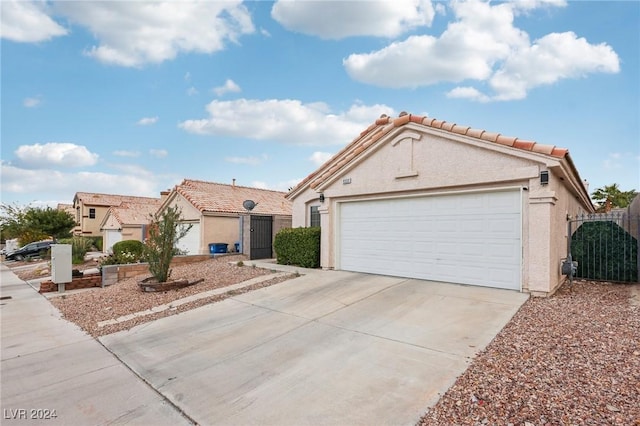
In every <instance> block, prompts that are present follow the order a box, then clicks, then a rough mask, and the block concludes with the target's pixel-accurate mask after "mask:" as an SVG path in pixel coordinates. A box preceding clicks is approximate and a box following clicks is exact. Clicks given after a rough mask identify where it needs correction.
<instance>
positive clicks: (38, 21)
mask: <svg viewBox="0 0 640 426" xmlns="http://www.w3.org/2000/svg"><path fill="white" fill-rule="evenodd" d="M49 13H50V11H49V10H48V9H47V4H46V3H45V2H42V1H18V0H2V1H1V2H0V34H1V36H2V38H5V39H7V40H11V41H16V42H22V43H37V42H41V41H47V40H51V39H52V38H54V37H58V36H63V35H66V34H67V33H68V31H67V30H66V29H65V28H63V27H62V26H60V25H59V24H58V23H57V22H56V21H54V20H53V19H52V18H51V17H50V16H49Z"/></svg>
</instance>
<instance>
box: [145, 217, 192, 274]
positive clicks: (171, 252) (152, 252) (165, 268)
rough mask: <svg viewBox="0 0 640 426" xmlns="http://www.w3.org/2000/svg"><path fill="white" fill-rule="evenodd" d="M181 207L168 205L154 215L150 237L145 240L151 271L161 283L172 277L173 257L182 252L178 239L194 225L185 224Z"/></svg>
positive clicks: (146, 254)
mask: <svg viewBox="0 0 640 426" xmlns="http://www.w3.org/2000/svg"><path fill="white" fill-rule="evenodd" d="M181 222H182V213H181V210H180V208H179V207H177V206H175V207H167V208H166V209H165V210H163V211H162V212H161V213H160V212H158V213H156V214H155V215H154V217H153V221H152V222H151V224H150V226H149V238H147V241H145V245H144V253H145V257H146V260H147V262H149V272H151V275H153V278H155V279H156V281H158V282H160V283H164V282H167V280H169V277H171V259H173V256H175V255H177V254H179V253H181V251H180V250H179V249H177V244H178V241H180V239H181V238H183V237H184V236H185V235H187V233H189V230H190V229H191V226H192V225H186V226H184V225H183V224H182V223H181Z"/></svg>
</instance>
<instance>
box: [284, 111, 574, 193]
mask: <svg viewBox="0 0 640 426" xmlns="http://www.w3.org/2000/svg"><path fill="white" fill-rule="evenodd" d="M408 123H414V124H417V125H422V126H425V127H430V128H432V129H438V130H443V131H445V132H449V133H453V134H455V135H463V136H467V137H471V138H475V139H478V140H480V141H485V142H490V143H495V144H499V145H503V146H508V147H511V148H515V149H518V150H523V151H530V152H534V153H537V154H543V155H548V156H551V157H555V158H559V159H562V158H564V157H565V156H567V154H568V152H569V151H568V150H567V149H566V148H559V147H556V146H553V145H543V144H539V143H537V142H533V141H528V140H522V139H519V138H516V137H513V136H505V135H502V134H500V133H493V132H488V131H486V130H482V129H474V128H471V127H468V126H461V125H458V124H456V123H450V122H447V121H442V120H437V119H435V118H430V117H425V116H417V115H411V114H408V113H406V112H402V113H400V116H399V117H395V118H393V117H389V116H387V115H384V114H383V115H382V116H381V117H380V118H378V119H377V120H376V121H375V122H374V123H373V124H371V125H370V126H369V127H368V128H366V129H365V130H364V131H362V132H361V133H360V135H358V136H357V137H356V138H355V139H354V140H353V141H352V142H351V143H349V144H348V145H347V146H346V147H345V148H343V149H342V150H341V151H340V152H338V153H337V154H336V155H334V156H333V157H332V158H331V159H330V160H329V161H327V162H326V163H325V164H323V165H322V166H320V168H319V169H317V170H316V171H315V172H313V173H311V174H310V175H309V176H307V177H306V178H305V179H303V180H302V182H300V183H299V184H298V185H297V186H296V187H295V188H294V189H293V190H292V191H291V193H294V192H296V190H297V189H299V188H301V187H303V186H306V185H309V186H310V187H311V188H316V187H317V186H318V185H320V184H321V183H322V182H324V181H325V180H326V179H327V178H329V177H330V176H331V175H333V174H334V173H335V172H336V171H338V170H339V169H341V168H342V167H343V166H345V165H346V164H347V163H349V162H350V161H351V160H353V159H354V158H355V157H357V156H358V155H360V154H361V153H362V152H363V151H365V150H366V149H367V148H368V147H369V146H371V145H372V144H373V143H374V142H376V141H377V140H379V139H380V138H382V137H383V136H385V135H386V134H388V133H389V132H391V131H392V130H394V129H396V128H399V127H402V126H404V125H406V124H408Z"/></svg>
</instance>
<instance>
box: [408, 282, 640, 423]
mask: <svg viewBox="0 0 640 426" xmlns="http://www.w3.org/2000/svg"><path fill="white" fill-rule="evenodd" d="M637 286H638V284H634V285H629V284H626V285H625V284H611V283H598V282H587V281H578V282H575V283H574V285H573V288H572V289H570V288H569V286H568V285H566V286H564V287H563V288H561V289H560V290H559V291H558V293H556V295H554V296H553V297H550V298H532V299H530V300H528V301H527V302H526V303H525V304H524V305H523V306H522V308H521V309H520V310H519V312H518V313H517V314H516V315H515V316H514V318H513V319H512V320H511V322H509V324H508V325H507V326H506V327H505V328H504V329H503V330H502V331H501V332H500V333H499V334H498V335H497V337H496V338H495V339H494V340H493V342H492V343H491V344H490V345H489V346H488V347H487V348H486V349H485V350H484V351H482V352H481V353H480V354H479V355H478V356H477V358H476V359H475V360H474V362H473V363H472V364H471V366H470V367H469V368H468V369H467V371H466V372H465V373H464V374H462V375H461V376H460V377H459V378H458V379H457V381H456V382H455V384H454V385H453V386H452V387H451V388H450V389H449V390H448V391H447V392H446V393H445V394H444V395H443V396H442V397H441V398H440V400H439V401H438V403H437V404H436V405H435V407H433V408H432V409H429V410H428V411H427V413H426V414H425V415H424V416H423V417H422V419H421V420H420V421H419V423H418V424H419V425H438V426H440V425H484V424H488V425H526V426H534V425H535V426H538V425H636V426H638V425H640V306H638V305H637V303H636V304H632V303H631V301H632V297H631V296H632V293H631V290H632V288H634V287H636V288H637ZM636 291H637V290H636ZM635 297H636V298H638V297H640V296H635Z"/></svg>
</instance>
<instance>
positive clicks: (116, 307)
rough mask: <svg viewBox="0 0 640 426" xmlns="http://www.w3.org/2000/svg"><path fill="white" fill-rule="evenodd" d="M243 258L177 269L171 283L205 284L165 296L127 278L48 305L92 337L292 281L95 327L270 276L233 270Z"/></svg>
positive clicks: (244, 269) (257, 270)
mask: <svg viewBox="0 0 640 426" xmlns="http://www.w3.org/2000/svg"><path fill="white" fill-rule="evenodd" d="M242 259H243V257H242V256H237V257H236V256H225V257H219V258H214V259H209V260H205V261H202V262H196V263H191V264H188V265H180V266H176V267H174V268H172V269H173V272H172V274H171V278H172V279H183V278H186V279H188V280H189V281H195V280H198V279H200V278H204V279H205V280H204V282H201V283H199V284H195V285H192V286H189V287H185V288H181V289H178V290H171V291H167V292H157V293H146V292H143V291H141V290H140V288H139V286H138V279H141V278H144V277H146V276H149V275H148V274H147V275H141V276H139V277H136V278H130V279H126V280H123V281H120V282H118V283H116V284H113V285H111V286H109V287H106V288H96V289H91V290H88V291H84V292H80V293H75V294H70V295H65V296H60V297H54V298H52V299H51V303H52V304H53V305H54V306H55V307H57V308H58V309H59V310H60V311H61V312H62V315H63V316H64V317H65V318H66V319H67V320H69V321H72V322H74V323H76V324H78V325H79V326H80V327H81V328H82V329H84V330H85V331H87V332H88V333H89V334H91V335H92V336H94V337H98V336H103V335H106V334H111V333H115V332H116V331H121V330H128V329H130V328H131V327H134V326H136V325H138V324H142V323H145V322H149V321H153V320H156V319H158V318H162V317H166V316H169V315H175V314H177V313H180V312H184V311H187V310H190V309H194V308H196V307H199V306H203V305H206V304H209V303H212V302H216V301H219V300H223V299H226V298H228V297H231V296H233V295H237V294H241V293H244V292H247V291H250V290H255V289H257V288H262V287H267V286H270V285H273V284H277V283H280V282H282V281H286V280H288V279H291V278H292V277H293V276H294V275H288V276H285V277H278V278H274V279H271V280H268V281H265V282H261V283H259V284H255V285H252V286H250V287H248V288H243V289H237V290H232V291H230V292H227V293H224V294H221V295H217V296H211V297H208V298H205V299H201V300H197V301H195V302H191V303H187V304H184V305H181V306H179V307H176V308H172V309H168V310H165V311H162V312H158V313H156V314H152V315H146V316H142V317H138V318H134V319H132V320H129V321H126V322H122V323H119V324H114V325H107V326H103V327H98V323H99V322H101V321H106V320H109V319H116V318H118V317H121V316H124V315H128V314H132V313H135V312H141V311H145V310H147V309H151V308H153V307H156V306H160V305H164V304H167V303H170V302H173V301H175V300H178V299H181V298H184V297H187V296H191V295H194V294H198V293H202V292H205V291H209V290H213V289H216V288H222V287H226V286H229V285H233V284H237V283H240V282H243V281H247V280H249V279H251V278H255V277H259V276H263V275H269V274H272V273H273V272H272V271H271V270H268V269H262V268H255V267H252V266H251V265H250V262H246V260H245V262H246V263H245V266H242V267H240V266H236V264H235V263H230V262H235V261H237V260H242Z"/></svg>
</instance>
